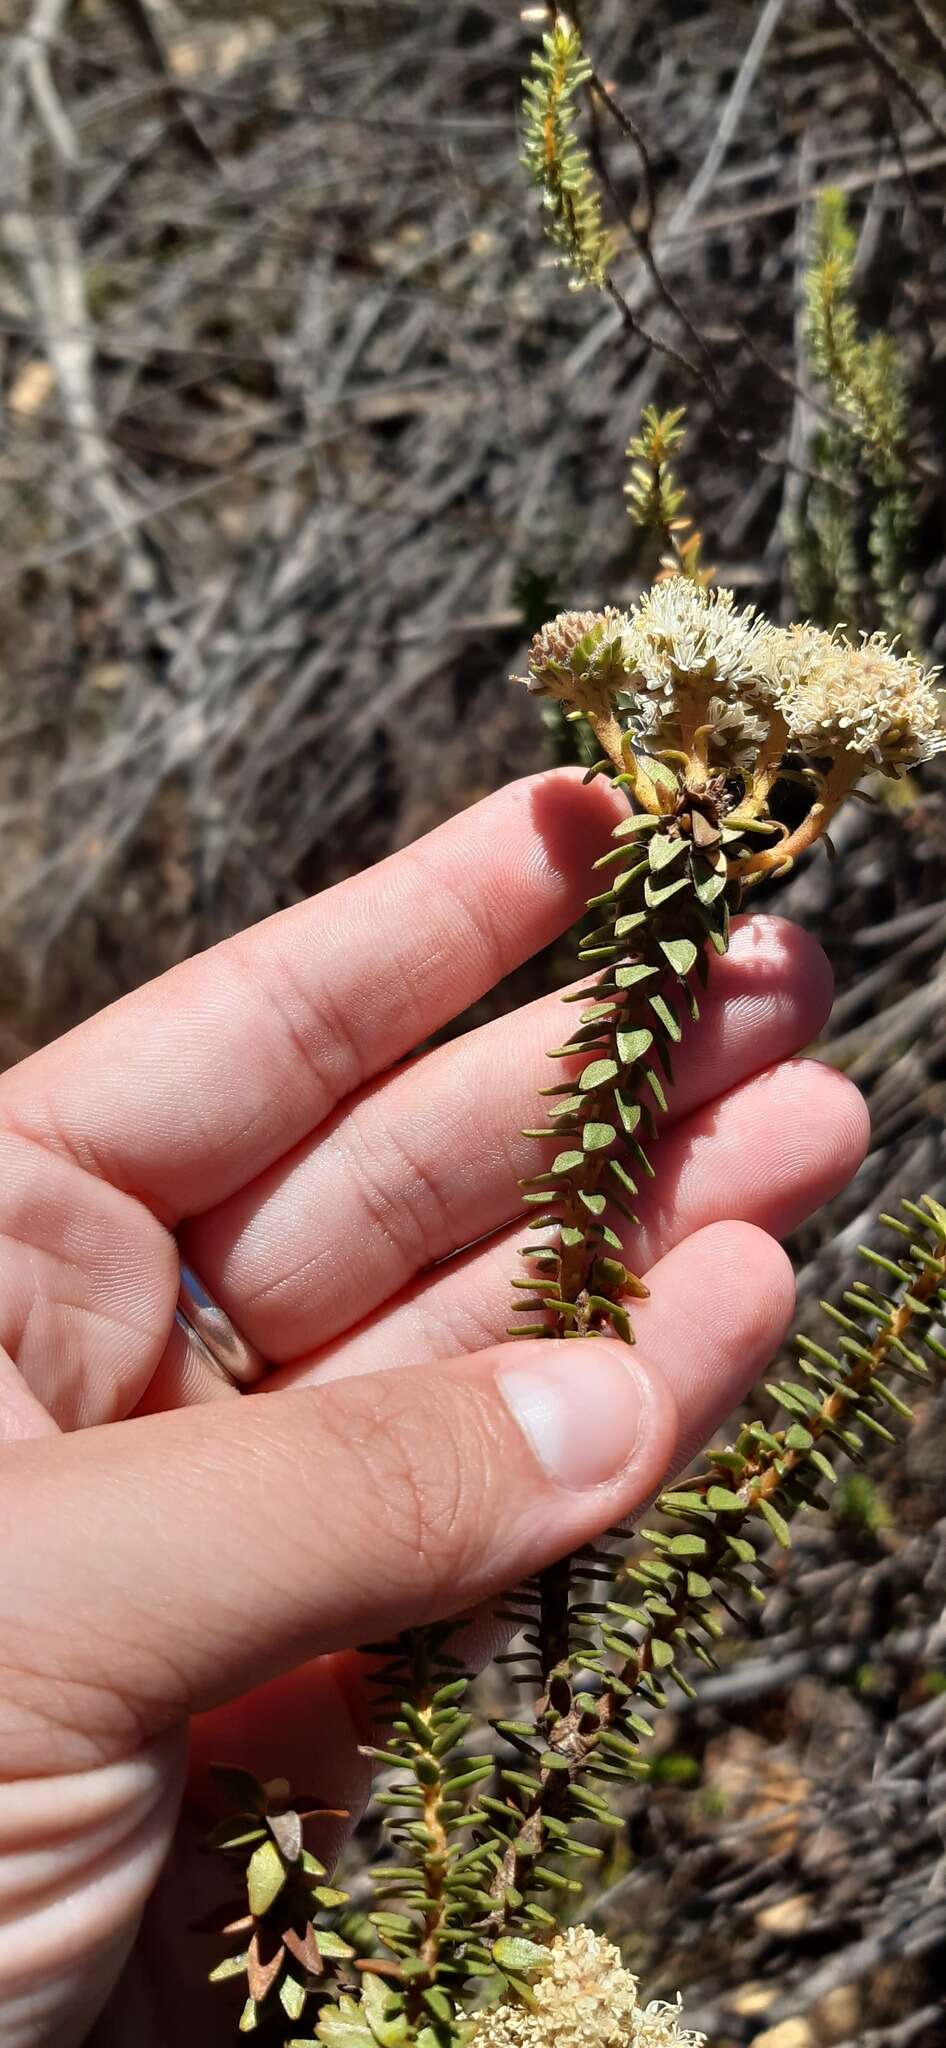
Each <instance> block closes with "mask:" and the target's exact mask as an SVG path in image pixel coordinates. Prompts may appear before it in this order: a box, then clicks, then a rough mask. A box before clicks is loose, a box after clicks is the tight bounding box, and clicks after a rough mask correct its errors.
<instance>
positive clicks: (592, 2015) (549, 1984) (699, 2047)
mask: <svg viewBox="0 0 946 2048" xmlns="http://www.w3.org/2000/svg"><path fill="white" fill-rule="evenodd" d="M548 1954H549V1963H548V1968H547V1969H545V1970H543V1972H542V1974H541V1976H540V1977H539V1978H538V1979H537V1981H536V1983H535V1985H534V1986H533V1993H532V1995H533V1999H534V2001H535V2004H534V2009H533V2010H530V2009H529V2007H527V2006H525V2005H521V2004H515V2005H513V2004H509V2005H500V2006H497V2007H496V2008H495V2010H494V2011H493V2012H487V2013H480V2014H479V2015H478V2016H477V2019H476V2026H475V2031H474V2033H473V2035H472V2038H471V2041H470V2048H704V2043H705V2040H706V2036H705V2034H695V2033H694V2032H693V2031H692V2029H690V2028H687V2027H683V2026H681V2024H680V2019H679V2008H678V2007H677V2006H673V2005H665V2004H664V2003H663V2002H662V2001H660V2000H654V2001H652V2002H651V2004H649V2005H641V2004H640V2002H639V1999H638V1995H637V1978H636V1977H632V1975H631V1973H630V1971H629V1970H626V1969H625V1968H624V1964H623V1963H622V1961H621V1956H620V1952H619V1950H618V1949H616V1948H615V1947H614V1944H613V1942H610V1941H605V1940H604V1939H603V1937H602V1936H601V1935H600V1934H595V1933H594V1932H593V1931H592V1929H591V1928H590V1927H569V1928H568V1929H567V1930H566V1932H565V1933H564V1934H558V1935H556V1937H555V1940H554V1941H553V1942H552V1944H551V1947H550V1949H549V1951H548Z"/></svg>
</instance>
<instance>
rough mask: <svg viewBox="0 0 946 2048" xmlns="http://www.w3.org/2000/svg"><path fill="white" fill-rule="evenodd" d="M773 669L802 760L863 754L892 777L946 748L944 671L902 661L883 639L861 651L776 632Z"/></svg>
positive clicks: (823, 636)
mask: <svg viewBox="0 0 946 2048" xmlns="http://www.w3.org/2000/svg"><path fill="white" fill-rule="evenodd" d="M769 663H770V673H771V676H772V680H773V682H774V684H775V685H776V688H777V690H778V694H779V702H780V708H781V711H782V715H783V717H784V719H785V722H786V725H787V726H788V730H789V735H790V744H791V745H792V746H793V747H794V748H797V750H798V751H799V752H800V753H803V754H813V755H823V754H837V753H853V754H859V755H860V756H861V758H862V759H863V760H864V762H865V763H867V762H871V763H873V764H874V765H875V766H876V767H879V768H886V769H892V768H898V767H901V766H913V765H915V763H917V762H918V761H929V760H930V759H931V758H932V756H933V755H934V754H939V753H942V752H943V750H944V748H946V729H944V722H943V705H942V702H941V698H940V693H939V691H938V689H937V687H936V681H937V674H938V671H936V670H931V669H924V668H923V667H922V666H921V664H920V663H919V662H918V661H917V660H916V657H915V656H914V655H912V654H898V653H897V652H896V649H895V647H894V646H893V645H892V644H891V643H890V641H888V640H886V639H885V638H884V635H883V634H882V633H873V634H871V635H869V636H868V635H866V634H865V635H864V636H863V638H862V639H861V641H860V642H859V643H858V644H857V645H855V644H854V643H853V642H852V641H850V640H848V639H846V638H845V637H844V635H843V634H842V633H840V632H835V633H822V632H819V631H818V629H817V628H816V627H814V626H789V627H788V628H787V629H786V630H785V631H779V630H776V629H773V630H772V633H771V637H770V649H769Z"/></svg>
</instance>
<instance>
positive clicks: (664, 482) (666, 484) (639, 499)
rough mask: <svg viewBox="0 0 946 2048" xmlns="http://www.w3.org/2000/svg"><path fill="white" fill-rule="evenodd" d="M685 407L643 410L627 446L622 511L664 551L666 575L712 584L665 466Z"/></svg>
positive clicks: (678, 438) (678, 439)
mask: <svg viewBox="0 0 946 2048" xmlns="http://www.w3.org/2000/svg"><path fill="white" fill-rule="evenodd" d="M685 417H686V407H685V406H682V405H678V406H677V407H676V408H675V409H674V410H673V411H672V412H660V411H658V409H657V407H656V406H654V405H648V406H645V408H644V411H643V413H642V414H641V423H640V428H639V430H638V432H637V433H636V434H635V435H634V437H633V440H631V441H630V442H629V443H628V447H627V455H628V460H629V462H630V464H631V469H630V475H629V478H628V481H627V483H626V484H625V486H624V495H625V497H626V499H627V509H628V514H629V516H630V518H631V519H632V520H633V521H634V524H635V526H637V527H640V529H641V531H642V532H644V533H647V532H650V533H653V534H656V536H657V539H658V541H659V543H660V546H661V548H662V550H663V552H662V554H661V567H662V569H663V571H664V573H665V574H666V575H676V574H677V573H679V574H680V575H682V576H689V577H690V578H691V579H692V581H693V582H694V583H700V584H703V585H706V584H709V583H712V581H713V577H714V575H715V573H716V572H715V570H714V569H710V568H707V567H706V566H705V565H704V563H703V561H702V552H703V536H702V534H701V533H699V532H698V531H697V530H696V528H695V527H694V525H693V521H692V519H691V517H690V514H689V513H688V511H687V509H686V491H685V489H684V487H683V485H682V484H680V483H679V482H678V481H677V478H676V476H675V474H674V472H673V470H672V469H671V467H670V457H671V455H672V454H674V453H675V452H677V451H678V450H679V449H680V448H681V446H682V444H683V441H684V439H685V437H686V430H685V427H684V424H683V422H684V419H685Z"/></svg>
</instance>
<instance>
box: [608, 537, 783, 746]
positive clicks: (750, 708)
mask: <svg viewBox="0 0 946 2048" xmlns="http://www.w3.org/2000/svg"><path fill="white" fill-rule="evenodd" d="M767 634H768V628H767V626H766V623H765V621H764V619H760V618H758V617H757V616H756V612H755V607H754V606H753V605H748V606H746V607H745V608H744V609H740V608H739V607H738V606H737V604H736V601H735V598H734V596H733V593H732V591H731V590H707V589H704V587H703V586H702V585H701V584H699V583H694V582H691V581H690V580H689V578H687V577H685V576H671V577H668V578H667V580H666V581H665V582H662V583H656V584H655V585H654V587H653V589H652V590H650V591H648V592H647V593H646V595H645V596H644V597H642V598H641V600H640V603H639V604H638V605H636V606H635V607H634V610H633V612H632V613H631V618H630V623H629V626H628V630H627V633H626V635H625V642H624V654H625V661H626V664H627V668H628V671H629V680H628V685H627V688H628V692H629V701H630V710H631V721H632V725H633V727H634V729H635V731H636V733H637V734H638V737H639V738H640V739H641V741H642V742H643V744H644V745H645V746H650V747H651V748H652V749H653V750H655V751H657V750H659V749H660V748H661V747H674V746H679V745H680V738H681V727H682V725H683V724H684V722H685V721H687V720H688V721H689V724H690V726H691V727H692V725H693V723H694V716H695V717H696V718H697V719H698V721H699V723H700V724H702V725H706V726H711V727H712V728H713V731H712V733H711V735H710V736H709V742H708V744H709V752H710V759H711V760H712V762H713V763H714V765H716V766H718V767H722V768H725V769H743V768H747V767H751V766H752V763H753V761H754V760H755V758H756V755H757V753H758V750H759V747H760V745H761V743H762V741H763V740H764V738H765V735H766V732H767V730H768V719H767V717H766V712H767V710H768V708H769V705H770V703H771V700H772V697H773V694H774V692H773V689H772V685H771V683H770V680H769V673H768V669H767V667H766V664H765V661H764V658H763V657H764V650H765V646H766V640H767Z"/></svg>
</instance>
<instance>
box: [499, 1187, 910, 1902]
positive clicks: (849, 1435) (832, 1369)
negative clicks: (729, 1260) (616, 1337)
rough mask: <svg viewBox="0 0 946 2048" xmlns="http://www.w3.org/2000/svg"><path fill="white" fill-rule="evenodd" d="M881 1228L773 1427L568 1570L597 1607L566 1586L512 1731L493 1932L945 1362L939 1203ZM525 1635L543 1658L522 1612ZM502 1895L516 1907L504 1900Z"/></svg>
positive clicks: (631, 1770) (636, 1762) (639, 1770)
mask: <svg viewBox="0 0 946 2048" xmlns="http://www.w3.org/2000/svg"><path fill="white" fill-rule="evenodd" d="M882 1221H883V1222H884V1223H885V1224H886V1225H887V1226H888V1227H889V1229H890V1230H892V1231H894V1232H896V1234H897V1240H898V1242H897V1244H896V1246H895V1250H894V1254H893V1256H890V1255H888V1254H887V1253H881V1252H879V1251H877V1250H875V1249H874V1248H872V1247H867V1246H865V1247H863V1248H862V1251H863V1256H864V1258H865V1259H866V1260H867V1261H868V1262H869V1263H870V1267H871V1274H872V1277H871V1279H869V1280H866V1279H859V1280H857V1281H855V1282H854V1284H853V1286H852V1287H851V1289H850V1290H849V1291H848V1292H847V1293H846V1294H845V1295H844V1297H843V1304H842V1306H841V1307H837V1306H835V1305H833V1304H832V1303H830V1302H824V1303H823V1304H822V1307H823V1310H824V1314H825V1317H826V1318H827V1320H828V1325H829V1327H828V1332H827V1334H826V1341H825V1342H816V1341H815V1340H814V1339H812V1338H809V1337H800V1338H799V1339H798V1352H799V1360H798V1377H785V1378H782V1379H779V1380H778V1381H777V1382H774V1383H773V1384H772V1385H770V1387H769V1390H768V1391H769V1393H770V1394H771V1396H772V1398H773V1400H774V1401H775V1403H776V1404H777V1406H778V1407H779V1408H780V1409H781V1410H782V1412H783V1414H784V1416H785V1417H786V1418H787V1419H786V1421H785V1422H784V1423H783V1424H781V1425H769V1424H767V1423H764V1422H761V1421H758V1422H752V1423H749V1424H747V1425H746V1427H745V1428H743V1429H742V1430H740V1432H739V1435H738V1437H737V1438H736V1440H735V1443H734V1444H733V1445H731V1446H730V1447H728V1448H726V1449H720V1450H718V1451H714V1452H711V1453H710V1454H709V1458H708V1462H707V1466H706V1469H705V1471H703V1472H702V1473H700V1474H699V1475H697V1476H696V1477H694V1478H692V1479H687V1480H686V1481H685V1482H683V1483H682V1484H681V1485H680V1486H679V1487H677V1488H674V1489H672V1490H670V1491H669V1492H666V1493H664V1494H663V1495H662V1496H661V1497H660V1499H659V1500H658V1502H657V1504H656V1505H657V1511H658V1514H659V1516H661V1517H663V1518H664V1521H665V1523H666V1525H667V1526H665V1527H661V1526H655V1527H653V1528H649V1529H645V1530H643V1531H642V1532H641V1535H642V1538H643V1547H642V1548H639V1549H634V1550H633V1551H631V1552H629V1553H628V1554H627V1555H625V1556H623V1557H617V1558H615V1557H614V1556H613V1555H611V1554H608V1553H598V1554H597V1555H592V1556H591V1557H590V1558H587V1559H584V1560H583V1559H578V1560H576V1563H575V1567H574V1580H575V1583H576V1584H577V1582H578V1581H579V1580H581V1579H582V1578H583V1577H584V1578H586V1579H590V1580H591V1581H592V1582H593V1584H594V1589H595V1591H596V1592H597V1594H598V1596H599V1597H598V1598H597V1599H596V1600H594V1601H590V1600H588V1599H585V1600H584V1601H582V1600H581V1598H580V1597H578V1596H577V1595H576V1594H575V1592H574V1588H572V1589H571V1591H570V1594H569V1599H570V1603H571V1612H570V1636H571V1638H572V1639H571V1640H569V1641H568V1643H567V1644H566V1646H565V1647H564V1650H563V1654H562V1655H561V1656H560V1657H559V1659H558V1661H557V1662H555V1663H554V1664H551V1665H550V1666H547V1667H546V1669H545V1670H544V1671H543V1691H542V1695H541V1698H540V1702H539V1707H538V1711H537V1726H536V1728H535V1730H534V1732H533V1733H532V1734H531V1736H529V1737H527V1736H526V1732H525V1724H516V1725H515V1726H514V1728H513V1729H512V1730H510V1731H509V1732H511V1733H513V1734H514V1735H515V1736H516V1739H517V1747H518V1748H519V1750H520V1752H521V1764H520V1768H519V1769H518V1770H517V1772H516V1773H515V1774H511V1773H506V1774H504V1775H505V1801H504V1809H505V1810H504V1816H503V1825H502V1837H503V1841H504V1844H505V1846H504V1851H503V1860H502V1864H501V1870H500V1875H499V1878H498V1880H497V1883H496V1885H495V1886H494V1891H495V1894H496V1902H497V1903H496V1910H495V1915H494V1922H493V1924H494V1925H495V1926H497V1927H498V1926H503V1927H513V1926H517V1925H522V1926H527V1925H528V1924H529V1906H528V1901H529V1900H530V1898H531V1897H535V1896H538V1897H542V1896H543V1895H544V1894H545V1892H546V1890H547V1876H548V1873H547V1871H546V1870H545V1869H544V1859H545V1858H547V1857H549V1856H551V1857H553V1858H556V1859H557V1857H558V1856H559V1855H560V1854H561V1853H562V1852H563V1851H564V1852H565V1853H566V1854H567V1853H572V1854H574V1853H584V1852H583V1849H582V1843H581V1838H580V1836H576V1835H575V1833H574V1830H575V1829H576V1828H578V1827H580V1825H581V1823H583V1822H584V1821H586V1820H587V1819H588V1818H589V1817H591V1818H592V1819H597V1820H598V1821H600V1822H602V1823H605V1824H607V1822H608V1819H609V1815H608V1809H607V1804H606V1800H605V1798H604V1797H603V1796H602V1795H601V1794H599V1793H598V1792H597V1791H596V1790H595V1789H594V1788H595V1786H596V1785H597V1783H598V1782H603V1783H604V1784H605V1785H606V1784H607V1782H608V1781H609V1780H618V1781H622V1780H627V1779H629V1778H630V1779H633V1778H636V1777H640V1776H643V1775H645V1774H646V1770H647V1766H646V1762H645V1760H644V1758H643V1757H642V1755H641V1746H642V1744H643V1743H645V1742H646V1741H647V1740H648V1739H649V1737H650V1735H651V1732H652V1728H653V1716H654V1712H655V1710H659V1709H660V1708H662V1707H664V1706H665V1705H666V1704H667V1699H668V1686H670V1685H673V1686H675V1687H676V1688H677V1690H678V1691H680V1692H682V1693H684V1694H686V1695H687V1696H690V1697H692V1694H693V1686H692V1673H693V1667H694V1665H697V1664H699V1665H709V1666H710V1667H712V1666H713V1661H714V1660H713V1645H714V1643H715V1642H716V1640H717V1639H718V1638H719V1636H720V1635H721V1634H722V1633H723V1628H722V1622H721V1618H720V1616H721V1611H722V1612H723V1613H730V1614H732V1613H733V1612H735V1614H736V1617H737V1619H738V1613H739V1606H740V1604H741V1603H742V1602H744V1601H745V1600H746V1599H749V1600H756V1601H758V1600H761V1599H763V1598H764V1590H763V1588H764V1583H765V1578H766V1564H765V1550H766V1547H767V1545H768V1543H769V1541H770V1539H771V1538H772V1537H774V1538H775V1540H776V1542H777V1543H779V1544H780V1545H783V1546H787V1545H788V1544H789V1543H790V1541H791V1523H792V1521H793V1519H794V1517H795V1516H796V1515H797V1514H798V1512H799V1511H800V1509H802V1508H804V1507H814V1508H824V1507H826V1506H827V1504H828V1503H827V1497H826V1489H830V1488H831V1487H833V1485H834V1484H835V1479H836V1470H835V1465H834V1463H833V1462H832V1460H833V1459H834V1458H836V1457H837V1455H838V1454H839V1453H840V1454H841V1455H842V1456H843V1457H845V1458H846V1459H852V1460H854V1461H855V1462H856V1463H858V1464H859V1463H860V1462H861V1461H862V1460H863V1458H864V1457H865V1456H866V1455H867V1453H868V1452H869V1450H870V1448H871V1446H872V1445H873V1444H876V1443H877V1442H878V1441H879V1442H883V1443H892V1442H894V1441H895V1430H896V1427H897V1425H898V1423H901V1422H902V1421H904V1420H908V1419H909V1418H910V1416H911V1412H912V1411H911V1409H910V1408H909V1406H908V1405H907V1402H906V1401H905V1399H904V1397H903V1392H902V1390H901V1386H900V1385H899V1384H898V1382H900V1383H902V1382H907V1383H909V1382H911V1381H913V1382H916V1383H920V1384H922V1383H923V1382H925V1381H927V1380H928V1379H929V1376H930V1372H931V1369H934V1370H935V1369H937V1368H941V1367H943V1366H944V1365H946V1345H944V1343H943V1331H942V1323H943V1315H944V1311H946V1208H944V1207H943V1206H942V1204H940V1203H939V1202H937V1201H936V1200H934V1198H933V1197H932V1196H929V1195H927V1196H924V1197H923V1198H922V1200H921V1201H920V1202H919V1203H913V1202H909V1201H905V1202H904V1203H903V1204H902V1213H901V1214H900V1215H899V1216H885V1217H883V1218H882ZM559 1571H560V1572H561V1568H559ZM533 1631H534V1633H533V1642H534V1644H535V1645H536V1646H537V1648H538V1651H539V1653H540V1660H541V1651H542V1649H543V1647H544V1637H543V1627H542V1623H541V1621H536V1620H535V1617H534V1616H533ZM500 1728H501V1732H506V1730H505V1728H504V1725H503V1724H500ZM510 1887H511V1888H512V1895H513V1897H514V1898H516V1899H520V1900H521V1901H522V1902H523V1904H522V1905H515V1906H513V1907H510V1905H509V1893H510Z"/></svg>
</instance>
